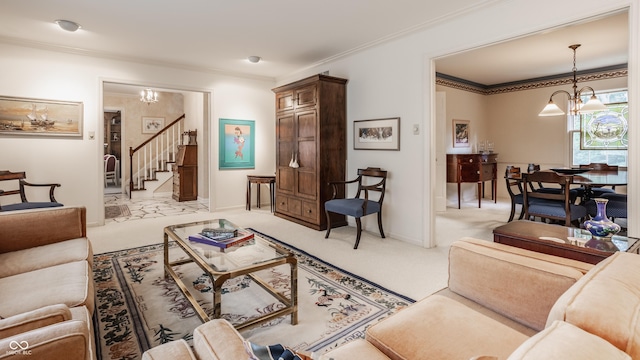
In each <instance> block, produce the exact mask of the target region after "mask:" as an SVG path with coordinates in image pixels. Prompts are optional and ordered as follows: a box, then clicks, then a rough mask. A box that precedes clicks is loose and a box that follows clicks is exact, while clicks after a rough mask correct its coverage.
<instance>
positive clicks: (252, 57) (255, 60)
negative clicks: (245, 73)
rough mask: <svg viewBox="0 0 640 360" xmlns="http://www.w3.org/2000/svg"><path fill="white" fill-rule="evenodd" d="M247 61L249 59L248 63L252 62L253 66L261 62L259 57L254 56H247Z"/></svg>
mask: <svg viewBox="0 0 640 360" xmlns="http://www.w3.org/2000/svg"><path fill="white" fill-rule="evenodd" d="M247 59H249V62H252V63H254V64H255V63H257V62H259V61H260V60H261V58H260V56H255V55H253V56H249V57H248V58H247Z"/></svg>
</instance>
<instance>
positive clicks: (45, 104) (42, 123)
mask: <svg viewBox="0 0 640 360" xmlns="http://www.w3.org/2000/svg"><path fill="white" fill-rule="evenodd" d="M82 115H83V106H82V103H81V102H73V101H58V100H43V99H30V98H17V97H10V96H0V134H8V135H40V136H41V135H45V136H79V137H81V136H82Z"/></svg>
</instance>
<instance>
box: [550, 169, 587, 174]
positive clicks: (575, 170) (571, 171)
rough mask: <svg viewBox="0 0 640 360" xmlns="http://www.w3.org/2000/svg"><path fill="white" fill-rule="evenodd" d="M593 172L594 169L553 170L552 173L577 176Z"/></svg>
mask: <svg viewBox="0 0 640 360" xmlns="http://www.w3.org/2000/svg"><path fill="white" fill-rule="evenodd" d="M591 170H593V168H586V169H585V168H554V169H551V171H553V172H556V173H558V174H562V175H576V174H583V173H586V172H587V171H591Z"/></svg>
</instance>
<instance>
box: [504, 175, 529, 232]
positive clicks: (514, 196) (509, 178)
mask: <svg viewBox="0 0 640 360" xmlns="http://www.w3.org/2000/svg"><path fill="white" fill-rule="evenodd" d="M521 176H522V172H521V171H520V168H519V167H517V166H511V165H508V166H507V169H506V170H505V174H504V179H505V181H506V183H507V192H508V193H509V197H510V198H511V213H510V214H509V220H507V222H511V221H513V216H514V215H515V213H516V205H520V216H519V217H518V220H520V219H522V218H523V217H524V194H523V191H522V178H521Z"/></svg>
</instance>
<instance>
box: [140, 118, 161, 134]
mask: <svg viewBox="0 0 640 360" xmlns="http://www.w3.org/2000/svg"><path fill="white" fill-rule="evenodd" d="M163 128H164V118H163V117H146V116H143V117H142V133H143V134H155V133H157V132H158V131H160V130H162V129H163Z"/></svg>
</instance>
